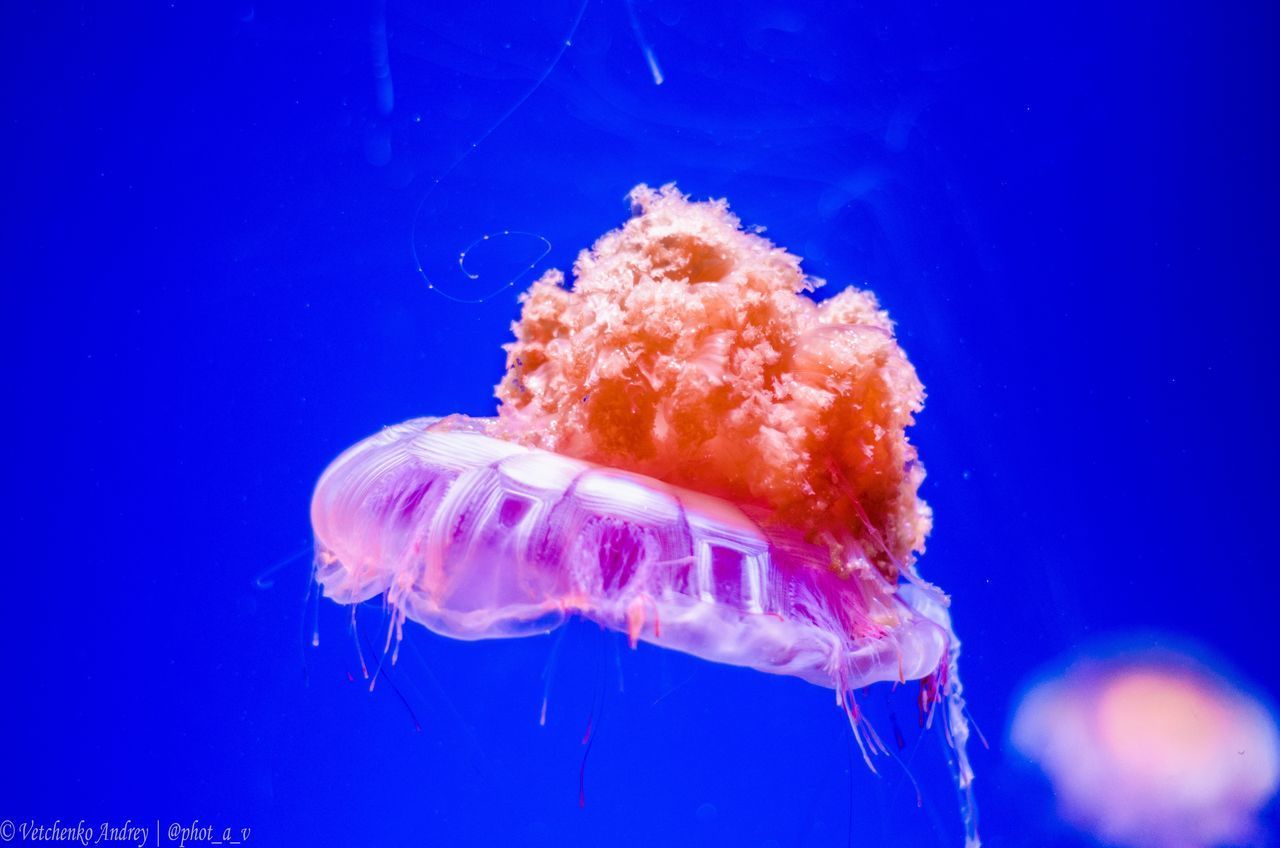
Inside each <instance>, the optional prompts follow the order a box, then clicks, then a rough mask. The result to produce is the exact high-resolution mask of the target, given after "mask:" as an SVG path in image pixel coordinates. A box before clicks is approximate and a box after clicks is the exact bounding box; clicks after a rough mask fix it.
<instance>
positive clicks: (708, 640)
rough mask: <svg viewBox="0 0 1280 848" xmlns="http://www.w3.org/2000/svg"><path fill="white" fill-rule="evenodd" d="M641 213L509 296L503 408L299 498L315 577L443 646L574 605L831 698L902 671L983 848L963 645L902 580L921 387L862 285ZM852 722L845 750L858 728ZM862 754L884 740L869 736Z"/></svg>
mask: <svg viewBox="0 0 1280 848" xmlns="http://www.w3.org/2000/svg"><path fill="white" fill-rule="evenodd" d="M630 199H631V203H632V207H633V216H632V217H631V218H630V219H629V220H628V221H627V222H626V223H625V224H624V225H623V226H622V227H621V228H620V229H618V230H615V231H613V232H610V233H608V234H606V235H604V236H603V237H601V238H600V239H599V240H598V241H597V242H596V243H595V245H594V246H593V247H592V248H591V249H589V250H584V251H583V252H582V253H581V254H580V255H579V256H578V258H577V261H576V262H575V264H574V269H573V270H574V284H573V286H572V288H570V287H567V286H566V281H565V278H564V275H563V274H562V273H561V272H559V271H556V270H551V271H548V272H547V273H545V274H544V275H543V276H542V277H541V278H540V279H539V280H538V281H536V282H535V283H534V284H533V285H532V286H531V288H530V289H529V291H527V292H526V293H525V294H524V295H522V296H521V298H520V303H521V315H520V318H519V320H518V321H516V322H515V323H514V324H513V327H512V329H513V333H514V341H512V342H511V343H510V344H508V345H507V346H506V352H507V370H506V374H505V376H504V377H503V378H502V380H501V382H500V383H499V385H498V386H497V389H496V395H497V398H498V401H499V405H498V409H497V414H496V415H495V416H493V417H490V418H468V417H465V416H459V415H449V416H446V417H442V418H419V419H415V420H412V421H407V422H405V423H403V424H399V425H396V426H392V427H388V428H387V429H385V430H383V431H382V432H380V433H378V434H376V435H373V436H370V437H369V438H367V439H365V440H364V441H362V442H360V443H358V444H356V445H355V446H354V447H352V448H350V449H349V450H347V451H346V452H345V453H343V454H342V455H341V456H339V457H338V458H337V459H336V460H335V461H334V462H333V463H332V464H331V465H330V466H329V468H328V469H327V470H326V471H325V472H324V473H323V475H322V476H321V478H320V480H319V482H318V484H317V486H316V490H315V495H314V498H313V501H312V508H311V514H312V523H313V527H314V531H315V540H316V578H317V580H318V581H319V583H320V584H321V585H322V586H323V588H324V592H325V593H326V595H327V596H328V597H330V598H332V599H333V600H335V601H338V602H340V603H344V604H355V603H360V602H362V601H365V600H367V599H370V598H374V597H376V596H383V597H384V598H385V603H386V604H387V606H388V607H389V609H390V610H391V611H392V613H393V615H392V617H391V625H390V627H389V630H388V639H387V642H388V645H390V644H391V642H392V635H393V634H394V635H395V636H397V637H398V636H399V635H400V634H401V633H402V632H403V630H402V628H403V626H404V624H405V622H406V621H414V622H418V623H420V624H422V625H425V626H426V627H427V628H429V629H430V630H432V631H434V632H436V633H438V634H442V635H444V636H447V637H451V638H455V639H486V638H497V637H514V636H524V635H529V634H540V633H546V632H548V631H550V630H552V629H554V628H555V627H557V626H559V625H560V624H561V623H562V622H564V621H565V620H566V618H568V617H570V616H579V617H582V618H585V619H589V620H592V621H595V622H597V623H599V624H600V625H602V626H604V627H606V628H609V629H612V630H616V631H619V632H621V633H624V634H626V636H627V637H628V638H629V639H630V641H631V643H632V645H635V644H636V643H638V642H641V641H644V642H648V643H652V644H655V645H658V646H661V647H663V648H668V649H672V650H678V651H683V652H686V653H689V654H693V655H695V656H697V657H701V658H703V659H706V660H710V661H713V662H719V663H727V664H731V665H737V666H745V667H749V668H753V669H758V670H760V671H765V672H770V673H773V674H785V675H791V676H794V677H798V678H800V679H803V680H806V681H808V682H810V683H813V684H817V685H819V686H822V687H826V688H829V689H831V690H833V691H834V693H835V698H836V702H837V704H838V705H839V706H840V707H842V708H843V709H844V710H845V712H846V713H847V715H848V716H849V719H850V723H851V724H852V726H853V729H854V735H855V738H857V739H858V742H859V745H863V746H864V757H866V754H867V748H871V749H873V750H874V749H875V747H876V746H877V744H878V738H877V737H876V736H875V734H874V731H871V730H870V729H869V728H866V727H865V723H864V721H863V720H862V719H861V717H860V715H859V713H858V710H857V706H856V703H855V701H854V699H853V692H854V690H857V689H860V688H861V687H864V686H868V685H870V684H874V683H877V682H885V681H888V682H894V683H906V682H908V681H919V685H920V704H921V709H922V711H923V712H924V715H925V718H926V719H927V720H929V721H931V720H932V718H933V716H934V713H935V707H936V706H937V705H939V704H942V705H944V706H943V709H942V710H941V715H942V724H943V728H944V731H945V732H946V735H947V738H948V740H949V742H950V749H949V750H950V754H949V756H950V760H951V765H952V767H953V771H954V773H955V776H956V780H957V784H958V786H959V788H960V792H961V805H962V815H963V818H964V820H965V824H966V843H967V844H968V845H977V844H978V840H977V834H976V823H975V815H974V808H973V803H972V789H971V782H972V778H973V774H972V770H971V768H970V766H969V763H968V760H967V757H966V755H965V741H966V739H967V736H968V724H967V722H966V718H965V712H964V700H963V696H962V687H961V685H960V680H959V676H958V674H957V658H958V656H959V649H960V642H959V640H958V639H957V638H956V635H955V632H954V630H953V628H952V626H951V619H950V616H949V612H948V598H947V596H946V595H944V594H943V593H942V592H941V591H940V590H939V589H938V588H937V587H935V586H934V585H932V584H930V583H928V582H926V581H925V580H924V579H923V578H921V577H920V576H919V574H918V572H917V568H916V558H917V556H918V555H919V554H920V553H921V552H923V549H924V541H925V537H926V536H927V535H928V533H929V530H930V527H931V522H932V515H931V512H930V510H929V508H928V506H927V505H926V504H925V502H924V501H923V500H921V499H920V497H919V495H918V490H919V487H920V484H921V482H922V480H923V479H924V468H923V466H922V465H921V464H920V462H919V459H918V457H917V454H916V450H915V447H914V446H913V445H912V444H911V443H910V441H909V440H908V438H907V435H906V430H907V428H908V427H909V426H910V425H911V424H912V422H913V420H914V415H915V414H916V413H917V412H918V411H919V410H920V409H921V408H922V405H923V399H924V390H923V387H922V385H921V383H920V380H919V378H918V377H917V375H916V372H915V370H914V369H913V367H912V366H911V363H910V362H909V360H908V359H907V357H906V354H905V353H904V352H903V350H902V348H901V347H900V346H899V344H898V342H897V340H896V338H895V335H894V325H893V323H892V322H891V321H890V319H889V317H888V315H887V314H886V313H885V311H884V310H883V309H881V308H880V306H879V304H878V303H877V301H876V299H875V297H874V295H873V294H871V293H870V292H868V291H862V290H858V289H855V288H848V289H845V290H844V291H842V292H840V293H838V294H836V295H835V296H834V297H831V298H829V299H827V300H825V301H823V302H821V303H818V302H816V301H815V300H813V299H812V298H810V297H807V296H806V293H807V292H809V291H811V290H813V289H814V288H816V287H818V286H820V285H822V284H823V281H821V280H818V279H815V278H813V277H810V276H808V275H806V274H805V273H804V272H803V271H802V270H801V268H800V260H799V258H798V257H796V256H794V255H792V254H790V253H788V252H787V251H785V250H783V249H781V248H779V247H776V246H775V245H773V244H772V243H771V242H769V241H768V240H767V239H765V238H764V237H763V236H762V235H760V233H759V231H748V230H746V229H744V228H743V227H742V226H741V224H740V222H739V221H738V219H737V218H736V217H735V216H734V215H733V214H732V213H731V212H730V211H729V209H728V206H727V204H726V203H725V202H724V201H708V202H694V201H691V200H690V199H689V198H688V197H687V196H685V195H684V194H682V193H681V192H679V191H678V190H677V189H676V188H675V187H674V186H664V187H662V188H660V189H652V188H649V187H647V186H643V185H642V186H639V187H637V188H636V189H634V190H633V191H632V192H631V194H630ZM860 724H864V728H865V729H866V730H867V731H869V732H867V734H866V735H867V742H868V744H866V745H864V743H863V739H862V735H861V734H860V733H859V725H860ZM881 747H882V746H881Z"/></svg>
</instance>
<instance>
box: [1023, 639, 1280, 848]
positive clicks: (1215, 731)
mask: <svg viewBox="0 0 1280 848" xmlns="http://www.w3.org/2000/svg"><path fill="white" fill-rule="evenodd" d="M1012 741H1013V744H1014V746H1015V747H1016V748H1017V749H1018V750H1019V751H1020V752H1021V753H1022V754H1023V755H1024V756H1026V757H1027V758H1028V759H1029V760H1031V761H1033V762H1035V763H1036V764H1038V765H1039V767H1040V768H1041V769H1042V770H1043V771H1044V772H1045V774H1046V775H1047V776H1048V778H1049V781H1050V782H1051V784H1052V785H1053V788H1054V791H1055V794H1056V796H1057V799H1058V804H1059V807H1060V813H1061V815H1062V817H1063V818H1064V819H1065V820H1067V821H1068V822H1069V823H1071V824H1073V825H1075V826H1076V827H1078V828H1079V829H1081V830H1084V831H1087V832H1089V833H1091V834H1093V835H1094V836H1096V837H1097V838H1098V839H1100V840H1101V841H1103V842H1105V843H1107V844H1111V845H1124V846H1133V848H1209V846H1215V845H1237V844H1242V843H1244V842H1248V841H1250V840H1252V839H1253V838H1254V837H1255V836H1256V826H1257V825H1256V821H1255V815H1256V813H1257V811H1258V810H1259V809H1260V808H1261V807H1262V806H1263V805H1264V804H1265V803H1266V802H1267V800H1268V799H1269V798H1270V797H1271V796H1272V795H1273V794H1274V793H1275V791H1276V785H1277V780H1278V779H1280V738H1278V737H1277V732H1276V725H1275V721H1274V719H1273V718H1272V717H1271V715H1270V714H1269V713H1268V712H1267V710H1266V709H1265V708H1263V707H1262V705H1261V704H1260V703H1258V701H1257V700H1255V699H1254V698H1253V697H1251V696H1250V695H1248V694H1246V693H1245V692H1244V691H1242V690H1241V689H1240V688H1239V687H1237V686H1235V685H1233V684H1232V683H1231V682H1229V681H1228V680H1226V679H1225V678H1224V677H1222V676H1221V675H1219V674H1216V673H1214V672H1213V671H1211V670H1210V669H1209V668H1208V667H1206V666H1205V665H1203V664H1201V663H1200V662H1198V661H1196V660H1195V659H1193V658H1192V657H1191V656H1190V655H1187V654H1182V653H1174V652H1169V651H1165V652H1152V651H1141V650H1139V651H1129V652H1123V651H1122V652H1118V653H1114V654H1112V655H1108V656H1102V657H1094V658H1086V659H1082V660H1080V661H1077V662H1076V663H1075V664H1073V665H1072V666H1071V667H1069V668H1068V669H1067V670H1066V671H1065V672H1063V673H1061V674H1059V675H1057V676H1054V677H1050V678H1048V679H1046V680H1044V681H1042V682H1040V683H1038V684H1037V685H1035V686H1034V687H1033V688H1031V689H1030V690H1029V691H1028V692H1027V693H1026V695H1025V696H1024V697H1023V698H1022V700H1021V702H1020V704H1019V706H1018V708H1017V711H1016V714H1015V717H1014V721H1013V726H1012Z"/></svg>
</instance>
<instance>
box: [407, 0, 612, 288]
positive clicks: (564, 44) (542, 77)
mask: <svg viewBox="0 0 1280 848" xmlns="http://www.w3.org/2000/svg"><path fill="white" fill-rule="evenodd" d="M589 2H590V0H582V5H581V6H579V7H578V12H577V14H576V15H574V17H573V23H572V24H571V25H570V26H569V32H568V34H567V35H566V36H565V37H564V40H563V41H561V43H560V49H559V50H557V51H556V55H555V56H554V57H552V59H551V64H549V65H547V67H546V68H545V69H544V70H543V72H542V73H541V74H539V75H538V78H537V79H536V80H534V82H533V85H531V86H530V87H529V89H528V90H527V91H525V93H524V94H522V95H520V98H519V99H518V100H516V102H514V103H512V104H511V106H510V107H508V108H507V111H505V112H503V113H502V114H501V115H499V116H498V120H496V121H494V122H493V124H491V125H490V126H489V128H488V129H487V130H485V131H484V132H483V133H481V134H480V137H479V138H477V139H476V140H475V141H473V142H471V146H470V147H468V148H467V149H466V150H465V151H463V153H462V155H461V156H459V157H458V158H457V159H455V160H453V164H451V165H450V166H449V167H447V168H445V169H444V173H442V174H441V175H440V176H438V177H436V178H435V179H434V180H432V181H431V187H430V188H428V189H427V191H426V193H425V194H423V195H422V199H421V200H419V201H418V206H417V208H416V209H415V210H414V212H413V223H412V224H411V225H410V227H409V250H410V252H411V253H412V254H413V264H414V265H415V266H416V267H417V269H418V275H419V276H421V277H422V279H423V280H424V281H426V284H427V289H428V290H429V291H432V292H435V293H436V294H438V295H440V296H441V297H443V298H445V299H446V300H452V301H454V302H455V303H484V302H485V301H486V300H488V299H489V298H491V297H493V296H494V295H496V294H498V293H500V292H502V291H504V290H506V289H509V288H511V287H512V286H513V285H515V283H516V280H518V279H520V277H522V276H524V274H526V273H528V271H530V270H532V269H533V267H534V265H536V264H537V263H538V261H539V260H540V259H541V258H542V257H539V258H538V259H537V260H534V262H533V263H532V264H530V265H529V267H528V268H527V269H525V271H523V272H521V273H520V274H517V275H516V276H515V277H513V278H512V279H510V280H508V281H507V282H506V283H505V284H503V285H501V286H499V287H498V288H496V289H494V290H493V291H491V292H489V293H488V294H485V295H483V296H481V297H474V298H468V297H455V296H454V295H451V294H449V293H448V292H446V291H444V290H443V289H441V288H440V287H439V286H437V285H436V284H435V283H433V282H431V278H430V277H428V276H427V270H426V268H424V267H423V265H422V258H421V257H420V256H419V255H418V243H417V234H418V221H419V219H420V218H421V217H422V210H423V207H425V206H426V205H427V200H428V199H429V198H430V197H431V195H432V193H433V192H435V190H436V188H437V187H438V186H439V185H440V183H441V182H442V181H443V180H445V179H446V178H447V177H448V176H449V175H450V174H451V173H453V171H454V169H456V168H457V167H458V166H459V165H461V164H462V162H463V161H464V160H465V159H466V158H467V157H468V156H469V155H471V152H472V151H474V150H475V149H476V148H477V147H479V146H480V145H481V144H483V143H484V141H485V139H487V138H488V137H489V136H491V135H493V133H494V132H495V131H497V129H498V127H500V126H502V125H503V124H504V123H506V121H507V118H510V117H511V116H512V115H513V114H515V112H516V110H518V109H519V108H520V107H521V106H523V105H524V103H525V101H526V100H528V99H529V98H530V97H532V96H533V93H534V92H535V91H537V90H538V89H539V88H541V87H542V84H543V83H544V82H546V81H547V77H549V76H551V72H552V71H554V70H555V69H556V65H558V64H560V60H561V59H562V58H564V54H565V51H566V50H568V49H569V48H570V47H572V46H573V38H574V36H575V35H577V33H578V24H580V23H582V16H583V15H584V14H585V13H586V11H587V3H589ZM505 234H506V235H515V234H517V231H515V230H508V231H505ZM521 234H522V235H531V236H533V237H534V238H538V239H542V241H543V242H544V243H545V250H546V251H547V252H550V250H551V242H549V241H547V240H546V239H545V238H543V237H542V236H539V235H537V234H536V233H521ZM487 238H489V236H488V235H484V236H481V237H480V238H479V239H476V241H473V242H472V243H471V245H470V246H468V247H467V248H466V249H464V250H463V251H462V256H461V259H460V267H462V266H464V265H465V259H466V254H467V251H468V250H470V249H471V247H474V246H475V245H476V244H478V243H479V242H480V241H483V240H485V239H487ZM546 255H547V254H546V253H543V254H542V256H546ZM463 273H464V274H466V273H467V271H466V268H465V267H463ZM468 276H470V275H469V274H468ZM477 276H478V275H477ZM472 279H475V277H472Z"/></svg>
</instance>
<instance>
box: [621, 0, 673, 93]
mask: <svg viewBox="0 0 1280 848" xmlns="http://www.w3.org/2000/svg"><path fill="white" fill-rule="evenodd" d="M626 4H627V17H628V18H630V19H631V31H632V32H633V33H635V36H636V41H637V42H639V44H640V49H641V50H642V51H643V52H644V60H645V62H647V63H648V65H649V73H650V74H652V75H653V84H654V85H662V80H663V79H665V77H663V76H662V68H660V67H658V57H657V56H656V55H654V52H653V47H651V46H650V45H649V42H648V41H647V40H646V39H645V37H644V30H643V29H641V28H640V18H639V16H638V15H636V6H635V0H626Z"/></svg>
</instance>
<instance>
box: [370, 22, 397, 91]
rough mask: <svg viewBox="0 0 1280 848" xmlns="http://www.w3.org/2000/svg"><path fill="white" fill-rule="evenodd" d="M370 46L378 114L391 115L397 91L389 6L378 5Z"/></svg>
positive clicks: (371, 29) (371, 31) (371, 28)
mask: <svg viewBox="0 0 1280 848" xmlns="http://www.w3.org/2000/svg"><path fill="white" fill-rule="evenodd" d="M369 36H370V38H369V46H370V47H371V48H372V50H373V84H374V96H375V98H376V99H377V103H378V112H380V113H381V114H383V115H390V114H391V110H392V109H393V108H395V105H396V96H395V90H394V89H393V88H392V86H391V51H390V50H389V49H388V47H387V5H386V3H385V2H381V3H379V4H378V9H377V11H376V12H375V13H374V18H373V26H371V27H370V28H369Z"/></svg>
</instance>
